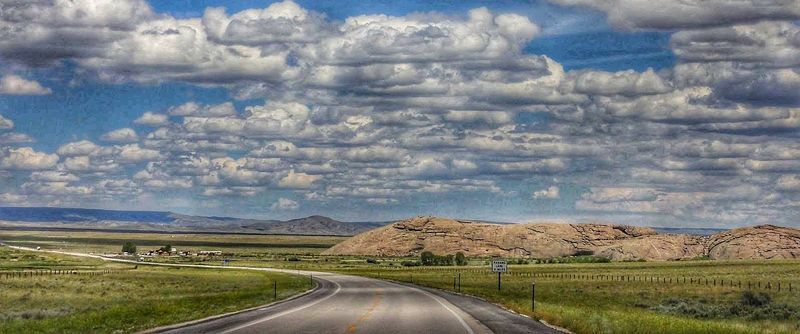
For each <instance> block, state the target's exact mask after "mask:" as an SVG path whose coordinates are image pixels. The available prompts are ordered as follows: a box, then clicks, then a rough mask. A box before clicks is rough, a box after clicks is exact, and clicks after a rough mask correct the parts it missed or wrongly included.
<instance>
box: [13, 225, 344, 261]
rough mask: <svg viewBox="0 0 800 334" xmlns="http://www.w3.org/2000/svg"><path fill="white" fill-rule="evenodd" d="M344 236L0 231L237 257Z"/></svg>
mask: <svg viewBox="0 0 800 334" xmlns="http://www.w3.org/2000/svg"><path fill="white" fill-rule="evenodd" d="M344 239H346V237H336V236H296V235H243V234H184V233H112V232H94V231H6V230H4V231H0V241H3V242H5V243H7V244H11V245H17V246H26V247H42V249H49V250H63V251H73V252H82V253H98V254H104V253H118V252H120V251H121V247H122V244H123V243H125V242H127V241H130V242H132V243H133V244H135V245H136V246H137V247H138V250H139V251H140V252H141V251H145V250H150V249H157V248H159V247H163V246H165V245H171V246H173V247H175V248H177V249H178V250H221V251H223V252H225V253H229V254H236V255H237V256H239V257H246V256H254V257H255V256H261V255H265V254H319V253H320V252H322V251H323V250H325V249H327V248H329V247H331V246H333V245H335V244H336V243H338V242H340V241H342V240H344Z"/></svg>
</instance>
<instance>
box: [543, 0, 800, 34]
mask: <svg viewBox="0 0 800 334" xmlns="http://www.w3.org/2000/svg"><path fill="white" fill-rule="evenodd" d="M550 1H551V2H554V3H557V4H561V5H573V6H574V5H581V6H587V7H591V8H595V9H598V10H602V11H604V12H606V13H607V14H608V21H609V22H610V23H611V24H612V25H614V26H615V27H617V28H622V29H664V30H672V29H680V28H698V27H708V26H717V25H729V24H735V23H747V22H758V21H766V20H788V21H791V20H797V19H800V4H798V3H797V2H795V1H761V0H737V1H730V0H659V1H657V2H652V1H642V0H600V1H597V0H550Z"/></svg>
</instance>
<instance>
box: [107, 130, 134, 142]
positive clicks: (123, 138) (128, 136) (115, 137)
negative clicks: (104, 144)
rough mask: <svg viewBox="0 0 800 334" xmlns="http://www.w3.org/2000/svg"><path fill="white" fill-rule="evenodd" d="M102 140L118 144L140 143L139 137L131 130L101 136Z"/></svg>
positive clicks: (111, 132) (116, 131) (115, 131)
mask: <svg viewBox="0 0 800 334" xmlns="http://www.w3.org/2000/svg"><path fill="white" fill-rule="evenodd" d="M100 140H102V141H108V142H117V143H133V142H137V141H139V136H138V135H137V134H136V131H134V130H133V129H131V128H122V129H116V130H113V131H110V132H107V133H106V134H104V135H102V136H100Z"/></svg>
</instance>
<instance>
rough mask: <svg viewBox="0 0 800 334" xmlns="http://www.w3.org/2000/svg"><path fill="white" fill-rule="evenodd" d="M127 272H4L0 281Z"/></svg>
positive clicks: (68, 270)
mask: <svg viewBox="0 0 800 334" xmlns="http://www.w3.org/2000/svg"><path fill="white" fill-rule="evenodd" d="M123 271H125V270H119V269H104V270H71V269H65V270H61V269H59V270H50V269H48V270H27V271H4V272H0V279H11V278H26V277H44V276H99V275H109V274H119V273H121V272H123Z"/></svg>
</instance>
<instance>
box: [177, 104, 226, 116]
mask: <svg viewBox="0 0 800 334" xmlns="http://www.w3.org/2000/svg"><path fill="white" fill-rule="evenodd" d="M168 112H169V114H170V115H172V116H194V117H228V116H234V115H236V108H234V106H233V103H231V102H225V103H221V104H217V105H199V104H197V103H195V102H187V103H184V104H182V105H179V106H176V107H172V108H169V111H168Z"/></svg>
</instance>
